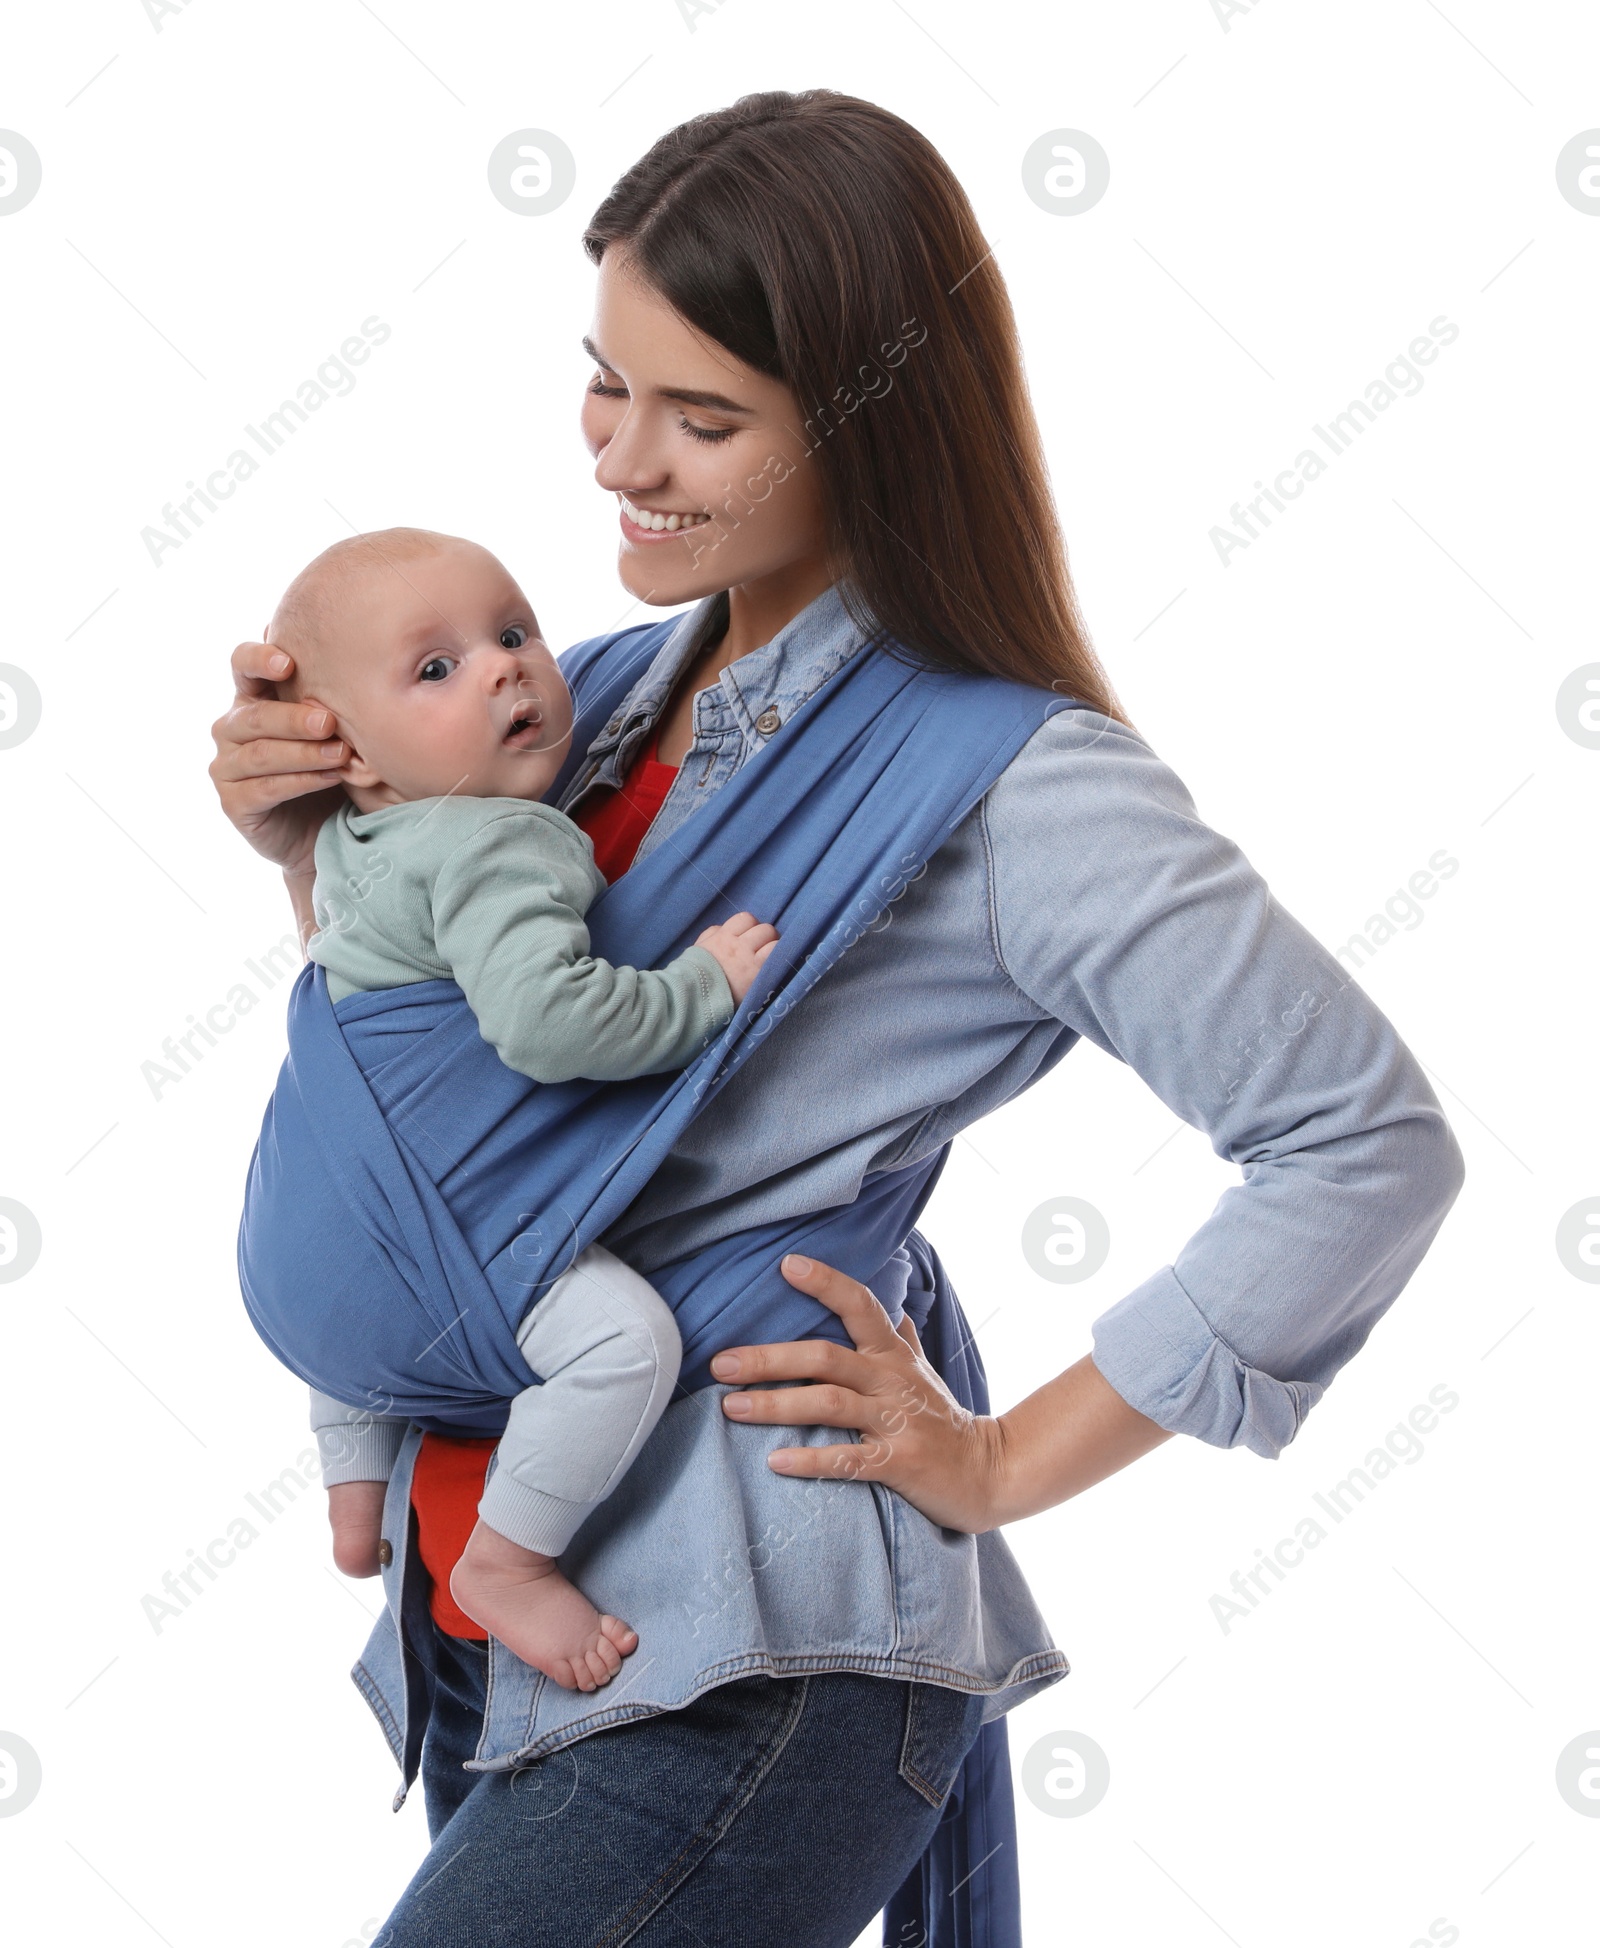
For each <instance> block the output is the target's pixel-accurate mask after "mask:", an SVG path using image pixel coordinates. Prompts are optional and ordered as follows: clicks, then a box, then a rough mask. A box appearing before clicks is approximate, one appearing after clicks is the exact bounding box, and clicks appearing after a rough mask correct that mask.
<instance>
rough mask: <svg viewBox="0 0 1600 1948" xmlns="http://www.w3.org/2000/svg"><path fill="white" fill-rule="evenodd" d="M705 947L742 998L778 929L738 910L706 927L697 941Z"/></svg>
mask: <svg viewBox="0 0 1600 1948" xmlns="http://www.w3.org/2000/svg"><path fill="white" fill-rule="evenodd" d="M694 944H695V945H696V946H697V947H704V948H705V950H706V952H707V953H708V954H710V956H711V957H712V959H713V960H714V961H715V962H716V963H717V965H718V967H720V968H721V969H722V971H723V973H724V974H726V975H727V977H728V986H729V987H730V988H732V989H733V998H734V1001H735V1002H736V1003H737V1002H740V1001H742V1000H743V999H744V998H745V996H746V994H748V993H749V991H750V986H751V983H752V982H753V981H754V980H755V978H756V976H757V975H758V974H759V973H760V972H761V964H762V962H763V961H764V960H765V959H766V958H767V956H768V954H770V953H771V952H772V950H773V948H774V947H776V946H777V944H778V929H777V928H776V927H769V926H768V925H767V923H766V921H765V920H758V919H757V918H756V916H755V915H754V914H753V913H736V914H735V915H734V916H733V918H732V919H731V920H724V921H723V922H722V923H721V925H720V926H715V927H707V928H706V930H705V932H704V933H703V934H701V936H700V938H699V939H698V940H697V941H696V942H695V943H694Z"/></svg>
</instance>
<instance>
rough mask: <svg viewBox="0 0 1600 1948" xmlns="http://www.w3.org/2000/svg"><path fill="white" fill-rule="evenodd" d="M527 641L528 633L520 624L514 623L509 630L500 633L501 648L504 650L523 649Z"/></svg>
mask: <svg viewBox="0 0 1600 1948" xmlns="http://www.w3.org/2000/svg"><path fill="white" fill-rule="evenodd" d="M527 640H528V632H527V630H526V629H524V628H523V626H522V624H521V623H520V622H514V623H512V625H511V627H510V628H509V629H502V630H501V631H500V647H501V648H502V649H521V647H522V645H523V644H524V643H525V642H526V641H527Z"/></svg>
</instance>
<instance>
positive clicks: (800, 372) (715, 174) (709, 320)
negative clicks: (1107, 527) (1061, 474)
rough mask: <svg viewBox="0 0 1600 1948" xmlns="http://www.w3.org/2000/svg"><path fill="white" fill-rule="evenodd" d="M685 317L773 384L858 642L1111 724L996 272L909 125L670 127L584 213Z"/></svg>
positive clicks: (864, 109) (828, 104)
mask: <svg viewBox="0 0 1600 1948" xmlns="http://www.w3.org/2000/svg"><path fill="white" fill-rule="evenodd" d="M612 244H619V245H625V246H626V248H627V251H628V254H629V258H630V261H631V262H632V263H633V264H634V265H636V266H637V268H638V269H639V270H640V271H641V272H642V273H643V275H644V276H645V277H646V278H647V279H648V280H649V281H650V283H651V284H652V285H653V286H654V287H655V288H656V289H657V290H658V291H659V292H660V293H661V295H662V296H663V297H665V298H666V299H667V301H668V302H669V303H670V304H671V305H672V306H673V308H674V309H675V310H676V311H678V312H679V313H680V314H681V315H682V316H683V317H684V318H686V319H687V320H688V321H689V323H690V324H691V325H693V326H695V327H696V328H697V329H698V330H699V331H702V332H704V333H705V334H706V336H707V337H708V338H710V339H712V340H713V341H714V342H715V343H717V344H719V345H721V346H723V347H725V348H726V349H727V350H728V351H730V352H732V353H733V355H734V356H735V357H736V358H738V359H742V360H743V361H744V362H745V364H747V365H750V366H753V367H754V368H755V369H756V370H757V371H758V372H764V373H766V374H768V375H769V376H770V377H773V378H777V379H781V380H782V381H783V382H784V384H785V385H787V386H788V387H789V388H790V390H791V391H792V392H793V393H794V394H795V396H796V398H797V399H798V401H799V403H800V407H801V410H802V412H803V414H804V415H805V420H806V430H807V436H808V438H807V444H808V445H809V446H810V447H811V448H812V450H813V458H814V459H815V462H816V464H817V466H818V467H819V468H820V470H821V480H822V484H823V490H824V504H825V506H826V508H827V511H828V522H829V530H830V531H829V536H828V547H829V556H830V561H831V562H832V564H833V565H834V567H835V572H836V574H837V575H838V577H839V579H840V581H841V583H842V590H843V594H844V599H845V602H846V605H847V607H848V609H849V611H850V613H851V615H852V617H853V619H854V620H855V621H856V622H857V623H858V624H859V625H860V626H861V627H862V628H863V629H864V630H866V631H867V632H868V633H869V634H872V635H875V636H878V637H879V638H880V639H884V640H887V641H888V642H889V643H890V644H891V645H896V646H898V647H899V648H900V649H901V650H903V651H909V652H910V653H912V654H913V655H915V656H918V657H920V658H921V659H923V660H924V661H926V662H927V663H929V664H931V665H933V666H934V667H936V668H941V669H948V670H962V671H967V672H972V673H983V674H987V675H993V676H1004V677H1010V678H1012V679H1014V680H1015V681H1017V682H1021V683H1030V684H1035V685H1038V686H1040V687H1042V688H1046V689H1054V690H1056V691H1058V692H1060V693H1061V694H1063V695H1065V696H1070V697H1075V698H1077V699H1078V700H1079V701H1080V702H1082V703H1086V704H1088V705H1089V706H1090V707H1091V708H1092V709H1095V710H1099V711H1102V712H1103V713H1104V714H1105V715H1107V716H1108V717H1113V718H1116V719H1117V720H1118V721H1119V722H1122V723H1126V722H1128V719H1127V717H1126V715H1125V714H1124V712H1123V710H1122V708H1121V706H1120V704H1119V703H1118V701H1117V698H1116V696H1115V693H1114V692H1113V691H1112V688H1111V684H1110V680H1109V678H1108V677H1107V675H1106V672H1105V670H1104V669H1103V667H1102V666H1101V663H1100V660H1099V658H1098V657H1097V656H1096V654H1095V652H1094V649H1093V647H1092V646H1091V644H1090V642H1089V637H1088V632H1087V631H1086V629H1085V628H1084V625H1083V620H1082V617H1081V616H1080V615H1079V612H1078V604H1077V598H1076V595H1075V594H1074V592H1073V587H1072V579H1071V576H1070V575H1069V573H1068V570H1067V559H1066V550H1065V548H1064V546H1063V543H1062V538H1061V529H1060V526H1059V523H1058V522H1057V519H1056V511H1055V504H1054V502H1053V500H1052V498H1051V494H1050V485H1049V480H1048V476H1047V475H1046V472H1045V465H1044V457H1043V453H1042V450H1041V447H1040V441H1039V429H1038V425H1037V422H1036V421H1035V419H1034V416H1033V407H1032V404H1031V402H1030V400H1029V397H1028V389H1027V382H1026V380H1025V379H1024V377H1023V371H1022V358H1021V352H1020V348H1019V346H1018V342H1017V328H1016V320H1015V318H1014V317H1013V315H1012V311H1011V301H1010V298H1009V297H1008V295H1007V293H1006V287H1005V282H1004V280H1003V278H1002V277H1001V275H1000V272H999V270H998V269H997V267H996V265H995V262H994V256H993V253H992V251H991V250H990V247H989V245H988V244H987V243H986V242H985V241H984V238H983V234H982V232H981V231H980V230H979V228H978V222H977V218H976V217H975V216H974V214H973V211H972V206H971V204H970V203H969V202H968V201H967V197H966V193H965V192H964V191H963V189H962V188H961V185H960V184H959V183H958V182H957V181H956V179H955V177H954V175H953V174H952V173H951V171H950V169H949V167H948V165H947V164H946V163H945V161H944V158H943V157H942V156H941V155H940V154H939V152H938V150H937V149H935V148H934V146H933V144H932V143H931V142H929V141H928V140H927V139H926V137H924V136H922V135H920V134H918V132H917V131H916V130H915V129H914V128H912V127H911V125H910V124H909V123H908V122H903V121H902V120H901V119H900V117H899V116H898V115H892V114H890V112H889V111H888V110H887V109H884V108H879V107H877V106H876V105H875V104H873V103H872V102H868V101H861V100H858V99H857V98H856V97H854V96H852V95H842V94H837V93H835V92H834V91H832V90H831V89H824V88H812V89H807V90H806V91H805V92H804V93H802V94H787V93H781V92H773V93H769V94H759V95H746V96H744V97H743V98H742V99H741V100H739V101H736V102H735V103H733V105H732V106H731V107H729V108H723V109H719V110H717V111H716V112H715V113H714V114H708V115H697V116H695V117H694V118H693V119H692V120H691V121H687V122H684V123H681V124H680V125H679V126H678V127H677V128H675V129H672V130H671V131H670V132H669V133H668V134H666V135H664V136H662V138H661V139H660V141H659V142H657V143H656V144H655V146H654V147H653V148H652V149H651V150H650V151H649V153H648V154H646V155H645V156H643V157H642V158H641V159H640V160H639V161H638V162H636V163H635V164H634V166H633V167H632V168H631V169H630V170H629V171H628V172H627V174H626V175H625V176H623V177H622V179H621V180H620V181H619V182H618V183H617V184H616V186H615V188H613V190H612V191H611V193H610V195H609V196H607V197H606V199H605V201H604V202H603V203H602V204H601V205H600V207H599V209H598V210H596V212H595V214H594V218H593V220H592V222H591V223H590V225H589V228H588V230H587V232H586V233H585V235H584V248H585V249H586V250H587V251H588V253H589V255H590V257H591V258H593V260H594V261H595V262H596V263H598V262H599V261H600V259H601V257H602V256H603V255H604V254H605V252H606V250H607V248H608V247H609V246H610V245H612Z"/></svg>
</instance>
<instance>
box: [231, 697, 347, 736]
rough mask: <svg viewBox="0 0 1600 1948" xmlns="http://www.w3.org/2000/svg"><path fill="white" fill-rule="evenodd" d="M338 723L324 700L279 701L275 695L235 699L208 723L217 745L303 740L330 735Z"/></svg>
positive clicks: (335, 729)
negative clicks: (210, 724)
mask: <svg viewBox="0 0 1600 1948" xmlns="http://www.w3.org/2000/svg"><path fill="white" fill-rule="evenodd" d="M337 729H338V724H337V722H336V720H335V718H334V714H333V712H332V711H331V710H329V709H328V707H327V705H326V704H320V703H316V702H313V701H311V700H309V699H308V700H303V701H301V702H299V703H280V702H279V701H278V700H277V698H276V697H241V698H238V699H236V700H235V701H234V702H233V703H232V704H231V705H230V706H229V707H228V709H227V710H225V711H224V712H223V713H222V715H221V716H220V717H219V718H218V719H217V721H216V722H215V723H214V724H213V725H212V726H211V735H212V736H213V737H214V738H215V739H216V742H217V746H218V748H219V749H220V748H221V747H222V746H224V745H227V744H249V743H251V742H252V741H253V740H255V739H257V738H268V739H280V738H282V739H287V740H290V741H293V740H304V739H310V738H323V737H332V736H333V734H334V733H335V732H336V731H337Z"/></svg>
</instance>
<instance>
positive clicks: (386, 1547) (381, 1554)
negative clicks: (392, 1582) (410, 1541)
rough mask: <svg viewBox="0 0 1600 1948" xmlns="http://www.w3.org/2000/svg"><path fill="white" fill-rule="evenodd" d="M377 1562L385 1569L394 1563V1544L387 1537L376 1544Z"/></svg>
mask: <svg viewBox="0 0 1600 1948" xmlns="http://www.w3.org/2000/svg"><path fill="white" fill-rule="evenodd" d="M378 1560H379V1562H381V1563H382V1564H383V1566H384V1568H385V1569H387V1568H388V1567H389V1565H390V1563H392V1562H393V1561H394V1544H393V1543H392V1542H391V1541H390V1540H389V1538H388V1537H387V1536H385V1537H384V1538H383V1540H382V1541H381V1542H380V1543H379V1544H378Z"/></svg>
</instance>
